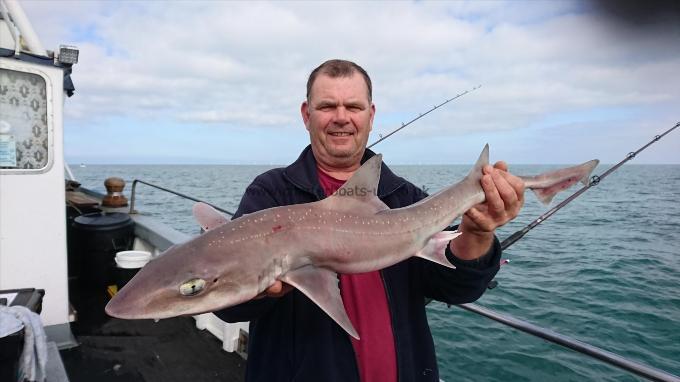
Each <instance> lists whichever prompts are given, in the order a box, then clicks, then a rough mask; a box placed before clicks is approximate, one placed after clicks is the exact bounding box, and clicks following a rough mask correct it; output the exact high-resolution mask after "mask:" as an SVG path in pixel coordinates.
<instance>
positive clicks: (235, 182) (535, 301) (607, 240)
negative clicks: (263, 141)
mask: <svg viewBox="0 0 680 382" xmlns="http://www.w3.org/2000/svg"><path fill="white" fill-rule="evenodd" d="M272 167H273V166H246V165H87V166H85V167H82V166H77V165H76V166H72V170H73V172H74V174H75V176H76V178H77V179H78V181H79V182H81V183H82V184H83V186H85V187H88V188H91V189H95V190H98V191H101V192H104V186H103V182H104V179H105V178H107V177H111V176H118V177H121V178H123V179H125V180H126V181H127V184H128V185H127V186H126V189H125V193H126V195H128V197H129V195H130V194H129V193H130V185H131V184H132V180H133V179H140V180H144V181H147V182H150V183H153V184H156V185H159V186H162V187H165V188H169V189H172V190H175V191H178V192H181V193H184V194H187V195H191V196H193V197H196V198H198V199H202V200H204V201H208V202H210V203H212V204H214V205H217V206H220V207H222V208H224V209H226V210H229V211H235V210H236V208H237V207H238V203H239V200H240V198H241V195H242V194H243V192H244V190H245V188H246V187H247V185H248V184H249V183H250V182H251V181H252V179H253V178H254V177H255V176H256V175H258V174H260V173H262V172H264V171H266V170H268V169H269V168H272ZM557 167H559V166H552V165H524V166H522V165H518V166H513V167H512V168H511V170H512V171H513V173H516V174H523V175H530V174H537V173H540V172H542V171H546V170H550V169H554V168H557ZM609 167H611V165H607V164H601V165H600V166H599V167H598V168H597V169H596V170H595V172H594V173H595V174H602V173H604V171H606V170H607V169H608V168H609ZM391 168H392V169H393V171H395V172H396V173H397V174H399V175H401V176H403V177H404V178H406V179H408V180H410V181H411V182H412V183H414V184H416V185H418V186H420V187H422V188H424V189H425V190H427V191H428V192H430V193H432V192H435V191H437V190H439V189H441V188H443V187H445V186H447V185H450V184H453V183H455V182H457V181H459V180H460V179H462V177H463V176H465V174H466V173H467V171H468V170H469V166H467V165H441V166H439V165H437V166H434V165H432V166H415V165H412V166H411V165H409V166H391ZM577 189H578V187H573V188H572V189H571V190H570V191H571V192H574V191H576V190H577ZM570 191H568V192H566V193H563V195H559V196H557V197H556V199H555V201H553V205H555V204H556V203H559V201H561V200H563V199H565V198H566V197H567V196H568V195H569V194H570V193H571V192H570ZM136 203H137V204H136V206H135V207H136V209H137V210H139V211H140V212H141V213H143V214H146V215H150V216H154V217H156V218H158V219H159V220H161V221H162V222H164V223H166V224H168V225H169V226H171V227H173V228H175V229H177V230H179V231H182V232H185V233H187V234H191V235H195V234H197V233H198V225H197V223H196V222H195V221H194V220H193V217H192V216H191V207H192V205H193V202H190V201H188V200H185V199H183V198H180V197H177V196H175V195H172V194H169V193H166V192H162V191H159V190H157V189H154V188H151V187H148V186H145V185H143V184H139V185H138V186H137V201H136ZM548 208H549V207H546V206H544V205H541V204H540V203H539V202H538V201H537V199H536V198H535V197H533V195H530V193H527V196H526V203H525V206H524V208H523V210H522V212H521V214H520V215H519V216H518V217H517V218H516V219H515V220H514V221H512V222H510V223H508V224H507V225H506V226H504V227H501V228H500V229H498V230H497V235H498V237H499V238H500V239H501V240H503V239H504V238H506V237H508V236H509V235H511V234H512V233H513V232H515V231H517V230H519V229H521V228H523V227H524V226H525V225H527V224H529V223H530V222H532V221H533V220H534V219H536V218H537V217H539V216H540V215H541V214H542V213H544V212H545V211H546V210H547V209H548ZM503 257H504V258H506V259H508V260H510V263H509V264H507V265H504V266H503V267H502V268H501V270H500V272H499V273H498V275H497V276H496V280H497V281H498V287H496V288H494V289H491V290H488V291H487V292H486V293H485V294H484V295H483V296H482V297H481V298H480V299H479V300H478V301H477V303H479V304H480V305H482V306H484V307H487V308H490V309H493V310H496V311H498V312H501V313H504V314H509V315H512V316H514V317H516V318H519V319H522V320H525V321H528V322H530V323H533V324H536V325H539V326H542V327H545V328H548V329H551V330H553V331H557V332H559V333H561V334H564V335H567V336H570V337H572V338H574V339H577V340H580V341H583V342H587V343H589V344H592V345H595V346H598V347H600V348H603V349H606V350H608V351H611V352H614V353H617V354H619V355H621V356H623V357H626V358H629V359H631V360H634V361H637V362H641V363H644V364H647V365H650V366H653V367H656V368H659V369H662V370H665V371H667V372H670V373H673V374H675V375H680V165H636V164H626V165H625V166H623V167H621V168H620V169H619V170H617V171H616V172H614V173H612V174H611V175H609V176H608V177H606V178H605V179H603V180H602V181H601V182H600V183H599V184H598V185H597V186H595V187H592V188H591V189H589V190H588V191H587V192H585V193H584V194H582V195H581V196H580V197H578V198H577V199H575V200H574V201H573V202H572V203H570V204H568V205H567V206H566V207H564V208H562V209H561V210H559V211H558V212H557V213H556V214H555V215H553V216H552V217H551V218H550V219H548V220H546V221H544V222H543V223H542V224H540V225H538V226H537V227H536V228H535V229H533V230H532V231H531V232H529V233H528V234H527V235H526V236H525V237H524V238H523V239H522V240H520V241H518V242H517V243H515V244H514V245H512V246H511V247H510V248H508V249H507V250H506V251H505V252H504V256H503ZM427 311H428V317H429V322H430V326H431V329H432V334H433V336H434V340H435V345H436V351H437V358H438V363H439V369H440V374H441V379H442V380H443V381H446V382H450V381H638V380H643V379H642V378H640V377H637V376H635V375H633V374H630V373H628V372H626V371H622V370H620V369H617V368H615V367H613V366H609V365H607V364H605V363H602V362H600V361H597V360H594V359H591V358H589V357H587V356H584V355H582V354H580V353H576V352H574V351H572V350H567V349H564V348H562V347H560V346H558V345H555V344H552V343H549V342H546V341H544V340H542V339H538V338H535V337H533V336H530V335H528V334H525V333H522V332H519V331H517V330H514V329H511V328H509V327H506V326H503V325H501V324H499V323H496V322H495V321H491V320H489V319H487V318H484V317H481V316H478V315H476V314H474V313H471V312H467V311H464V310H462V309H461V308H458V307H455V306H452V307H449V306H447V305H446V304H443V303H439V302H432V303H431V304H429V305H428V306H427Z"/></svg>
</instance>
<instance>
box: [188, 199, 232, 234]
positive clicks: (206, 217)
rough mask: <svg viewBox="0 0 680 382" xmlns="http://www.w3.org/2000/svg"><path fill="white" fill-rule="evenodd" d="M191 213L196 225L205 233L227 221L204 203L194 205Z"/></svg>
mask: <svg viewBox="0 0 680 382" xmlns="http://www.w3.org/2000/svg"><path fill="white" fill-rule="evenodd" d="M193 213H194V218H195V219H196V221H197V222H198V224H200V225H201V227H202V228H203V229H204V230H206V231H210V230H211V229H213V228H215V227H219V226H221V225H222V224H224V223H226V222H228V221H229V220H228V219H227V218H226V217H224V215H222V214H221V213H220V212H219V211H217V210H216V209H214V208H213V207H212V206H210V205H208V204H206V203H201V202H199V203H196V204H194V208H193Z"/></svg>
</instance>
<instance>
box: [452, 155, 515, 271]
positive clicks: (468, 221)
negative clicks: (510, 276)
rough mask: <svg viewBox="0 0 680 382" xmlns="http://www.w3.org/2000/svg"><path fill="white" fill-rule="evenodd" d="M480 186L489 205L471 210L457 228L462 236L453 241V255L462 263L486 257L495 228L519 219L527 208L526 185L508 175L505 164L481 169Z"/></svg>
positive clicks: (485, 204) (497, 163)
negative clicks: (525, 204)
mask: <svg viewBox="0 0 680 382" xmlns="http://www.w3.org/2000/svg"><path fill="white" fill-rule="evenodd" d="M482 172H483V173H484V175H482V179H481V182H480V183H481V185H482V188H483V189H484V194H485V195H486V201H485V202H484V203H481V204H478V205H476V206H474V207H472V208H470V209H469V210H468V211H467V212H466V213H465V215H463V219H462V221H461V223H460V226H459V227H458V230H459V231H461V232H462V233H463V234H462V235H461V236H460V237H458V238H457V239H455V240H453V241H451V251H452V252H453V253H454V254H455V255H456V257H458V258H460V259H463V260H472V259H476V258H479V257H480V256H482V255H484V254H485V253H486V252H487V251H488V250H489V248H490V247H491V244H492V243H493V235H494V231H495V230H496V228H498V227H500V226H502V225H504V224H505V223H507V222H509V221H510V220H512V219H514V218H515V217H517V214H519V211H520V209H521V208H522V206H523V205H524V182H523V181H522V180H521V179H520V178H518V177H516V176H514V175H512V174H510V173H509V172H508V165H507V164H506V163H505V162H496V164H494V166H493V167H491V166H490V165H487V166H484V168H483V169H482Z"/></svg>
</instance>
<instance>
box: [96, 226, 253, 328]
mask: <svg viewBox="0 0 680 382" xmlns="http://www.w3.org/2000/svg"><path fill="white" fill-rule="evenodd" d="M203 236H205V235H203ZM202 238H203V237H201V238H199V240H191V241H190V242H187V243H185V244H182V245H176V246H173V247H171V248H170V249H168V250H167V251H165V252H164V253H163V254H161V255H160V256H158V257H156V258H155V259H153V260H152V261H150V262H149V263H148V264H147V265H145V266H144V267H143V268H142V269H141V270H140V271H139V272H138V273H137V274H136V275H135V277H133V278H132V280H130V282H128V283H127V285H125V287H124V288H123V289H122V290H120V292H118V293H117V294H116V295H115V296H114V297H113V298H112V299H111V301H110V302H109V303H108V304H107V306H106V313H107V314H108V315H110V316H113V317H117V318H123V319H161V318H168V317H176V316H182V315H195V314H200V313H205V312H209V311H214V310H218V309H220V308H222V307H225V306H230V305H234V304H237V303H239V302H242V301H245V300H247V299H248V297H244V294H250V297H251V298H252V291H245V290H243V288H242V286H243V285H247V283H246V281H247V280H244V277H247V275H245V274H244V273H242V272H239V267H238V264H237V262H236V261H237V259H238V257H239V256H229V254H228V253H224V252H222V253H221V256H216V255H217V253H215V251H211V250H210V249H208V250H206V249H205V247H206V246H205V245H201V244H204V243H203V242H204V241H205V240H201V239H202ZM206 240H209V238H206ZM223 250H224V248H223ZM226 252H228V248H227V251H226ZM217 257H219V261H217V260H218V259H217Z"/></svg>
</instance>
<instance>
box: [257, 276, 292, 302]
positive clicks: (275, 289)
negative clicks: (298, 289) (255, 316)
mask: <svg viewBox="0 0 680 382" xmlns="http://www.w3.org/2000/svg"><path fill="white" fill-rule="evenodd" d="M291 290H293V287H292V286H291V285H289V284H286V283H284V282H281V281H280V280H276V281H274V284H272V285H271V286H269V288H267V289H265V291H264V292H262V293H260V294H258V295H257V296H255V298H256V299H260V298H263V297H282V296H284V295H285V294H286V293H288V292H290V291H291Z"/></svg>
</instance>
